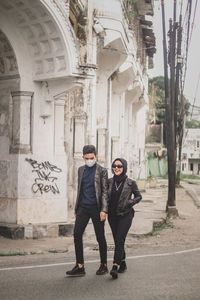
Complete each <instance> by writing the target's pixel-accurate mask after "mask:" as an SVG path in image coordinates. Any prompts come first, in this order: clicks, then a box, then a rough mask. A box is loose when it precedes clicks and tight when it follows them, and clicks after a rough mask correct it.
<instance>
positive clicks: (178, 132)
mask: <svg viewBox="0 0 200 300" xmlns="http://www.w3.org/2000/svg"><path fill="white" fill-rule="evenodd" d="M181 44H182V13H181V14H180V17H179V25H178V34H177V65H176V87H175V117H176V116H177V110H178V97H179V94H181V95H180V108H179V116H178V119H177V117H176V119H175V134H176V137H177V142H176V147H177V146H178V166H177V174H176V184H177V185H180V173H181V153H182V141H183V125H184V124H183V120H184V103H183V93H182V88H181V93H179V92H180V73H182V72H181V69H182V57H181ZM177 122H178V124H179V126H178V124H177ZM177 126H178V129H177Z"/></svg>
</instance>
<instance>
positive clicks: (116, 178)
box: [112, 158, 127, 183]
mask: <svg viewBox="0 0 200 300" xmlns="http://www.w3.org/2000/svg"><path fill="white" fill-rule="evenodd" d="M117 160H119V161H120V162H121V163H122V165H123V172H122V173H121V174H120V175H115V173H114V171H113V169H112V173H113V174H114V176H113V178H114V181H116V182H117V183H120V182H121V181H124V180H125V179H126V177H127V175H126V172H127V161H126V160H125V159H124V158H116V159H115V160H114V161H113V162H112V166H113V164H114V163H115V162H116V161H117Z"/></svg>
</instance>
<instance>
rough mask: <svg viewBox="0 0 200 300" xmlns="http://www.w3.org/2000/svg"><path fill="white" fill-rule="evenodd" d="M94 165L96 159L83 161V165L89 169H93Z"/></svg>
mask: <svg viewBox="0 0 200 300" xmlns="http://www.w3.org/2000/svg"><path fill="white" fill-rule="evenodd" d="M95 163H96V159H87V160H85V164H86V166H88V167H89V168H91V167H93V166H94V165H95Z"/></svg>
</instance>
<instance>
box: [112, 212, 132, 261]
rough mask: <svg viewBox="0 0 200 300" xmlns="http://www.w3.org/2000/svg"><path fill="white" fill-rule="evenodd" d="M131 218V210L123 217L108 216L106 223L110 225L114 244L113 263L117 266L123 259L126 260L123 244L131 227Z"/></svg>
mask: <svg viewBox="0 0 200 300" xmlns="http://www.w3.org/2000/svg"><path fill="white" fill-rule="evenodd" d="M133 217H134V210H133V209H131V210H130V211H129V212H128V213H127V214H125V215H124V216H116V215H113V216H112V215H108V222H109V224H110V227H111V230H112V234H113V238H114V242H115V252H114V260H113V263H116V264H118V265H119V264H120V263H121V261H122V260H123V259H125V258H126V253H125V250H124V244H125V240H126V236H127V234H128V231H129V229H130V227H131V224H132V220H133Z"/></svg>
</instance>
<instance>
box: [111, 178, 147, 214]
mask: <svg viewBox="0 0 200 300" xmlns="http://www.w3.org/2000/svg"><path fill="white" fill-rule="evenodd" d="M113 183H114V179H113V177H112V178H109V181H108V185H109V187H108V196H109V198H110V197H111V192H112V186H113ZM133 195H134V197H133ZM141 199H142V195H141V194H140V191H139V190H138V186H137V183H136V181H135V180H132V179H130V178H128V177H127V178H126V180H125V182H124V186H123V189H122V192H121V195H120V197H119V200H118V204H117V210H116V214H117V215H121V216H123V215H125V214H126V213H128V212H129V211H130V210H131V209H132V207H133V206H134V205H135V204H136V203H138V202H140V200H141Z"/></svg>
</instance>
